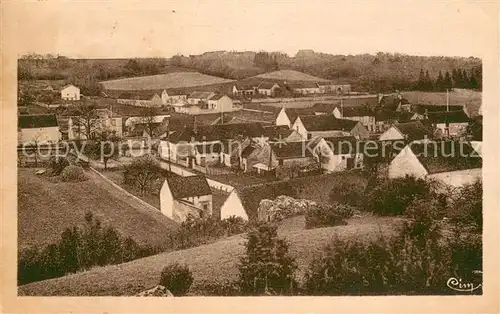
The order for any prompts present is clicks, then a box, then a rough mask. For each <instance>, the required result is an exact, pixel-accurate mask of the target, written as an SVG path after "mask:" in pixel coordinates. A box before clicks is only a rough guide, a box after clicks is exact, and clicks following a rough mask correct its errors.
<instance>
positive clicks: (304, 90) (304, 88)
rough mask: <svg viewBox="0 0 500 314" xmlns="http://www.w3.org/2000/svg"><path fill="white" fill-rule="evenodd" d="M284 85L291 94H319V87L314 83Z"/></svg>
mask: <svg viewBox="0 0 500 314" xmlns="http://www.w3.org/2000/svg"><path fill="white" fill-rule="evenodd" d="M285 85H286V86H287V87H288V88H289V89H291V90H292V91H293V92H295V93H297V94H301V95H310V94H319V93H320V89H319V85H318V83H316V82H291V83H285Z"/></svg>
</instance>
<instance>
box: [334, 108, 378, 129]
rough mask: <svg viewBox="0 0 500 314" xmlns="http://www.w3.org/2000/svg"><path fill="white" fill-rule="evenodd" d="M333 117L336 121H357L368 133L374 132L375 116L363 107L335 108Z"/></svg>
mask: <svg viewBox="0 0 500 314" xmlns="http://www.w3.org/2000/svg"><path fill="white" fill-rule="evenodd" d="M333 115H334V116H335V118H337V119H347V120H353V121H359V122H361V124H363V125H364V126H365V127H366V128H367V129H368V131H370V132H375V114H374V113H373V111H372V110H370V109H369V108H367V107H365V106H356V107H335V109H333Z"/></svg>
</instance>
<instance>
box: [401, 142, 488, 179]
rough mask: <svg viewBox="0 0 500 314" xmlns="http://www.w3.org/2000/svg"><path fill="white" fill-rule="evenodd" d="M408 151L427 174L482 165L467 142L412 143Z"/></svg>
mask: <svg viewBox="0 0 500 314" xmlns="http://www.w3.org/2000/svg"><path fill="white" fill-rule="evenodd" d="M410 149H411V150H412V152H413V153H414V154H415V155H416V156H417V158H418V160H419V161H420V163H421V164H422V165H423V166H424V167H425V169H426V170H427V171H428V172H429V173H439V172H450V171H458V170H466V169H476V168H481V167H482V165H483V160H482V158H481V157H480V156H479V155H478V154H477V152H476V151H475V150H474V148H473V147H472V146H471V145H470V143H467V142H458V141H443V142H429V143H417V142H413V143H411V144H410Z"/></svg>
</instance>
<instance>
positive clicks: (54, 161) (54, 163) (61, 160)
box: [49, 156, 69, 176]
mask: <svg viewBox="0 0 500 314" xmlns="http://www.w3.org/2000/svg"><path fill="white" fill-rule="evenodd" d="M68 166H69V161H68V159H67V158H66V157H63V156H53V157H50V160H49V170H50V175H52V176H58V175H60V174H61V172H62V171H63V170H64V169H65V168H66V167H68Z"/></svg>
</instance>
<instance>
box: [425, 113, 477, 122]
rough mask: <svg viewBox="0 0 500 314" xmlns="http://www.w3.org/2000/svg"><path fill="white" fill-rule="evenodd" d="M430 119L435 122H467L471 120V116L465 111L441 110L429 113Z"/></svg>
mask: <svg viewBox="0 0 500 314" xmlns="http://www.w3.org/2000/svg"><path fill="white" fill-rule="evenodd" d="M427 117H428V119H429V121H431V122H433V123H466V122H470V118H469V116H467V114H466V113H465V112H464V111H463V110H458V111H441V112H429V113H427Z"/></svg>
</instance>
